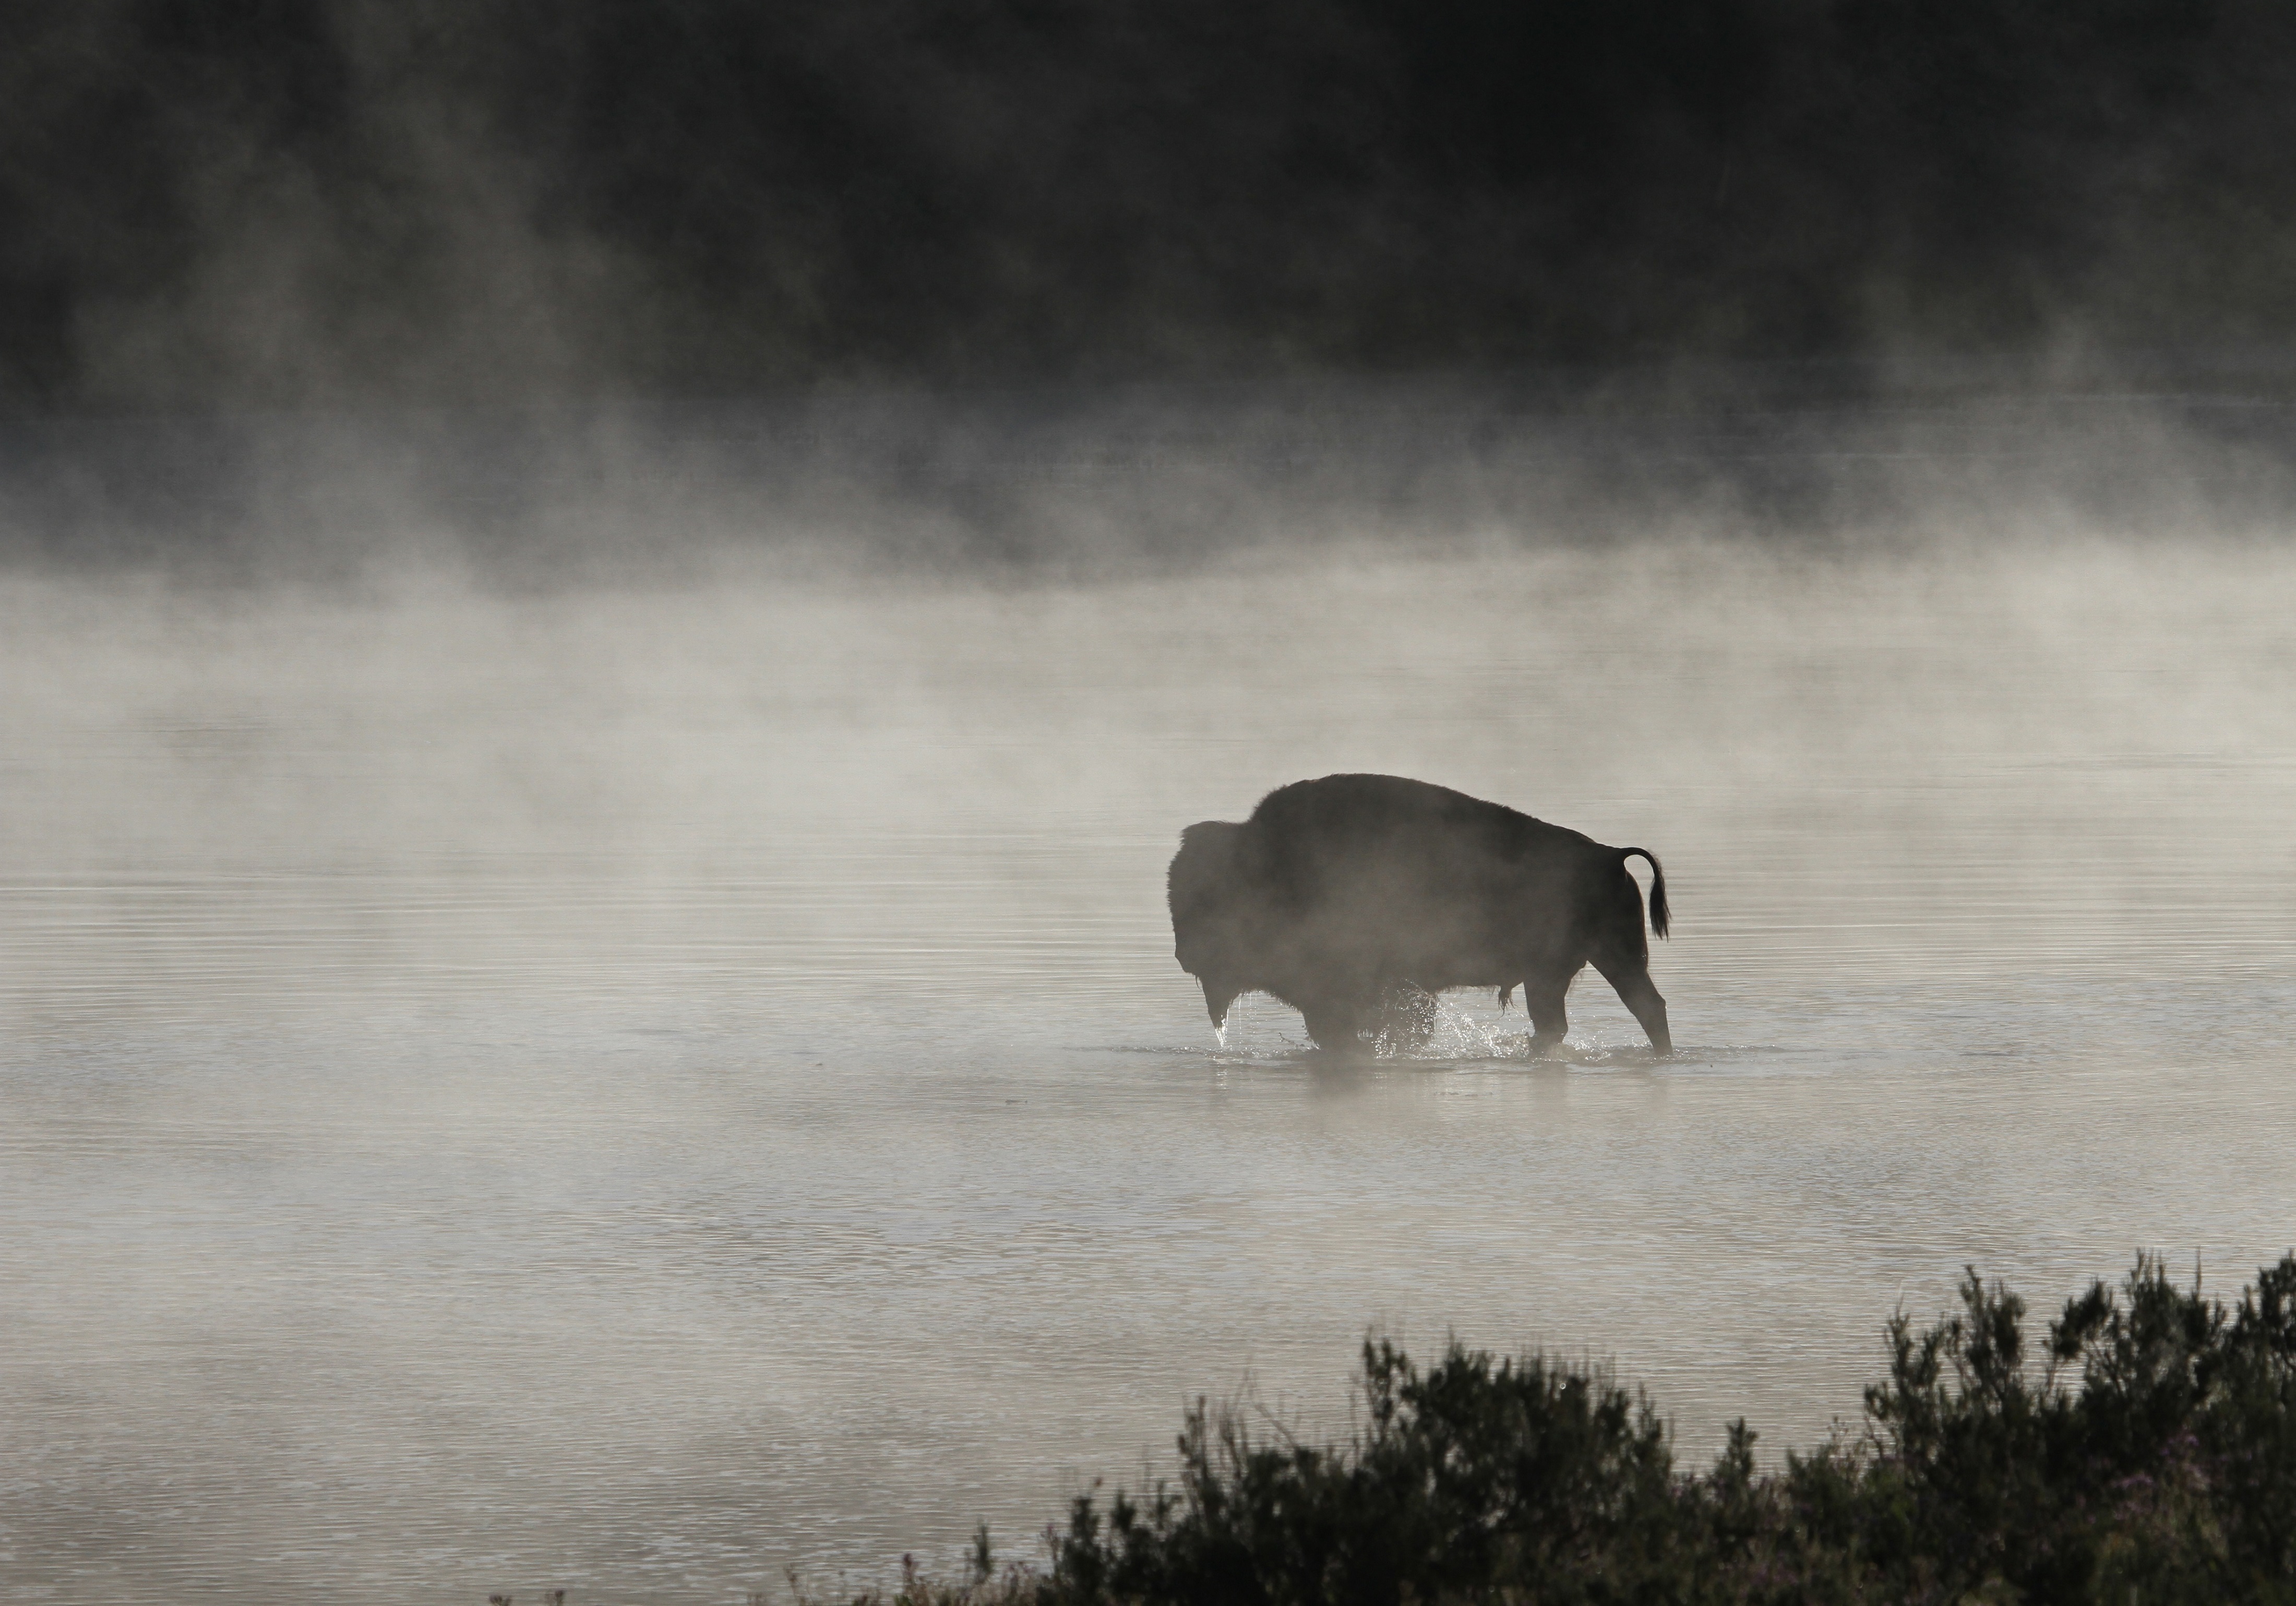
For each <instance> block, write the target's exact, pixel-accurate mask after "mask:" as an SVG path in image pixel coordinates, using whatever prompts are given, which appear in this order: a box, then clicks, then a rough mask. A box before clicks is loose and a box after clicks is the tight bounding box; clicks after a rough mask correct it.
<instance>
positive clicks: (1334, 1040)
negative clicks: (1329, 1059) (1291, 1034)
mask: <svg viewBox="0 0 2296 1606" xmlns="http://www.w3.org/2000/svg"><path fill="white" fill-rule="evenodd" d="M1300 1015H1301V1016H1302V1017H1303V1018H1304V1019H1305V1020H1306V1023H1307V1027H1308V1036H1309V1037H1312V1038H1314V1039H1315V1041H1316V1047H1318V1048H1320V1049H1323V1050H1324V1051H1325V1052H1326V1053H1352V1052H1354V1051H1355V1050H1357V1049H1359V1048H1361V1047H1362V1046H1363V1037H1362V1032H1363V1027H1364V1016H1365V1007H1364V1004H1363V1001H1362V1000H1361V999H1359V998H1357V997H1356V996H1353V995H1351V994H1344V993H1331V994H1325V995H1324V996H1318V997H1315V998H1308V999H1303V1000H1301V1002H1300Z"/></svg>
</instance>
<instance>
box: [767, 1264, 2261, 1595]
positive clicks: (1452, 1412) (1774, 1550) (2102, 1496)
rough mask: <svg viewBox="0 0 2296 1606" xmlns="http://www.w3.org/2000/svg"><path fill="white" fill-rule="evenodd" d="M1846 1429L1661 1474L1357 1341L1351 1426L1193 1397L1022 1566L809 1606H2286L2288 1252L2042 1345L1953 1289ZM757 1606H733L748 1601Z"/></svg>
mask: <svg viewBox="0 0 2296 1606" xmlns="http://www.w3.org/2000/svg"><path fill="white" fill-rule="evenodd" d="M1888 1342H1889V1369H1888V1374H1887V1376H1886V1377H1885V1378H1884V1379H1883V1380H1882V1381H1878V1382H1875V1383H1873V1384H1870V1385H1868V1386H1867V1388H1866V1403H1865V1412H1864V1417H1863V1421H1862V1422H1861V1423H1860V1424H1858V1425H1857V1426H1855V1427H1850V1426H1848V1425H1844V1426H1841V1427H1838V1428H1837V1429H1836V1430H1835V1431H1834V1433H1833V1437H1832V1438H1830V1439H1829V1440H1828V1441H1827V1442H1826V1443H1825V1444H1824V1445H1821V1446H1818V1447H1816V1449H1814V1450H1812V1451H1809V1452H1808V1453H1807V1454H1801V1453H1794V1452H1789V1453H1788V1454H1786V1456H1785V1457H1784V1463H1783V1464H1781V1465H1779V1466H1778V1467H1776V1468H1775V1470H1770V1471H1764V1470H1762V1469H1761V1468H1760V1467H1759V1465H1758V1464H1757V1462H1756V1458H1755V1454H1754V1445H1755V1441H1756V1435H1755V1434H1754V1432H1753V1431H1752V1430H1750V1429H1749V1428H1748V1427H1747V1425H1746V1423H1745V1422H1744V1421H1743V1419H1742V1420H1740V1421H1739V1422H1735V1423H1734V1424H1733V1425H1732V1427H1731V1429H1730V1432H1729V1439H1728V1443H1727V1444H1726V1446H1725V1447H1724V1448H1723V1450H1722V1452H1721V1454H1720V1455H1719V1456H1718V1458H1717V1459H1716V1461H1715V1462H1714V1463H1713V1464H1712V1466H1711V1467H1710V1468H1707V1469H1705V1470H1703V1471H1700V1470H1694V1469H1693V1470H1684V1469H1681V1468H1678V1467H1677V1465H1676V1464H1675V1461H1674V1456H1673V1451H1672V1447H1671V1442H1670V1441H1671V1434H1670V1431H1669V1427H1668V1424H1667V1422H1666V1421H1665V1419H1663V1418H1662V1417H1661V1415H1660V1414H1659V1413H1658V1412H1657V1410H1656V1408H1655V1407H1654V1405H1652V1402H1651V1400H1650V1399H1649V1397H1648V1396H1647V1395H1645V1394H1644V1393H1643V1392H1642V1391H1641V1390H1639V1389H1628V1388H1626V1387H1623V1386H1621V1385H1620V1383H1619V1382H1618V1381H1616V1380H1615V1379H1614V1378H1613V1377H1612V1376H1611V1373H1610V1372H1608V1370H1607V1369H1605V1368H1603V1367H1600V1366H1587V1365H1576V1366H1574V1365H1565V1364H1558V1363H1556V1362H1554V1361H1552V1360H1549V1359H1547V1358H1546V1357H1544V1356H1539V1355H1537V1354H1530V1355H1526V1356H1516V1357H1495V1356H1492V1355H1490V1354H1488V1353H1487V1352H1483V1351H1479V1350H1470V1349H1467V1348H1464V1347H1462V1346H1460V1345H1459V1344H1457V1343H1456V1342H1454V1343H1453V1344H1452V1345H1451V1346H1450V1347H1449V1348H1447V1350H1446V1352H1445V1353H1444V1355H1443V1356H1442V1357H1441V1358H1440V1359H1439V1361H1437V1362H1436V1363H1435V1364H1432V1365H1431V1366H1427V1367H1424V1368H1423V1367H1422V1366H1421V1365H1419V1364H1416V1363H1415V1362H1414V1361H1413V1360H1412V1359H1411V1358H1410V1357H1409V1356H1406V1354H1405V1353H1404V1352H1403V1351H1402V1350H1401V1349H1400V1348H1397V1347H1396V1346H1395V1345H1394V1344H1392V1343H1390V1342H1388V1341H1386V1340H1371V1341H1367V1342H1366V1343H1365V1346H1364V1349H1363V1358H1362V1366H1361V1371H1360V1373H1359V1375H1358V1378H1357V1389H1358V1390H1359V1392H1360V1413H1359V1421H1360V1424H1361V1425H1360V1426H1358V1427H1357V1430H1355V1432H1354V1433H1353V1434H1352V1435H1351V1436H1350V1437H1349V1438H1345V1439H1341V1440H1336V1441H1330V1442H1324V1443H1315V1444H1310V1443H1308V1442H1305V1441H1304V1440H1301V1439H1299V1438H1294V1437H1292V1435H1290V1434H1288V1433H1286V1432H1285V1431H1283V1429H1282V1428H1281V1427H1280V1426H1277V1427H1274V1428H1270V1427H1268V1426H1267V1425H1265V1423H1264V1422H1262V1421H1260V1420H1259V1419H1258V1418H1256V1417H1255V1416H1254V1415H1253V1414H1252V1413H1250V1412H1249V1410H1248V1408H1246V1407H1241V1406H1236V1405H1207V1404H1206V1403H1205V1402H1204V1401H1203V1400H1202V1399H1201V1398H1200V1399H1199V1400H1198V1402H1197V1404H1196V1405H1195V1407H1194V1409H1193V1410H1191V1411H1190V1412H1188V1413H1187V1415H1186V1420H1185V1426H1184V1427H1183V1430H1182V1431H1181V1433H1180V1436H1179V1439H1178V1446H1177V1447H1178V1463H1177V1471H1176V1473H1175V1475H1174V1476H1173V1477H1171V1478H1170V1479H1159V1480H1157V1481H1156V1482H1155V1483H1154V1484H1153V1485H1152V1487H1149V1488H1147V1489H1145V1490H1142V1491H1136V1492H1135V1491H1128V1490H1126V1489H1123V1488H1121V1487H1119V1488H1118V1489H1116V1490H1115V1491H1114V1492H1113V1493H1112V1494H1106V1495H1103V1492H1102V1487H1101V1486H1100V1485H1099V1484H1097V1483H1095V1486H1094V1487H1093V1488H1092V1489H1091V1490H1089V1491H1087V1493H1085V1494H1082V1495H1078V1496H1077V1498H1076V1499H1075V1501H1074V1502H1073V1503H1072V1504H1071V1506H1070V1511H1069V1513H1068V1517H1067V1520H1066V1524H1065V1526H1061V1525H1054V1526H1053V1527H1051V1528H1047V1529H1046V1536H1045V1539H1046V1545H1047V1549H1048V1556H1047V1559H1046V1561H1044V1562H1043V1563H1042V1564H1029V1563H1020V1562H1013V1563H1000V1561H999V1560H998V1558H997V1556H996V1553H995V1551H994V1549H993V1547H992V1545H991V1542H990V1536H989V1535H988V1530H987V1528H985V1527H983V1528H981V1529H980V1530H979V1532H978V1533H977V1534H976V1536H975V1538H974V1545H973V1553H972V1559H971V1564H970V1568H969V1569H968V1570H969V1575H970V1576H969V1577H961V1578H955V1579H949V1578H935V1577H931V1576H928V1575H926V1574H925V1573H923V1572H922V1571H921V1570H920V1569H918V1568H917V1567H916V1565H915V1564H914V1561H906V1560H905V1564H904V1575H903V1581H902V1582H901V1583H900V1584H899V1585H898V1586H892V1587H890V1588H885V1589H874V1590H866V1591H863V1592H860V1593H858V1594H855V1593H851V1592H849V1591H848V1592H842V1593H840V1592H831V1593H828V1594H824V1593H822V1592H820V1591H818V1590H816V1589H813V1588H810V1587H808V1586H806V1585H805V1584H804V1583H803V1581H802V1580H800V1579H798V1578H794V1577H793V1578H792V1579H791V1587H792V1588H793V1589H794V1590H795V1592H796V1595H797V1599H798V1601H799V1602H800V1606H830V1603H831V1602H850V1603H851V1606H1103V1603H1105V1606H1115V1603H1118V1602H1123V1603H1126V1606H1132V1603H1138V1606H1160V1603H1162V1602H1188V1603H1190V1606H1294V1603H1297V1606H1308V1603H1309V1602H1330V1603H1333V1606H1341V1603H1348V1606H1354V1603H1357V1602H1361V1603H1363V1606H1373V1603H1374V1602H1380V1603H1385V1602H1394V1603H1398V1606H1400V1603H1403V1602H1415V1603H1419V1606H1434V1603H1436V1602H1508V1603H1510V1606H1529V1603H1530V1602H1587V1603H1590V1606H1591V1603H1595V1602H1685V1603H1687V1602H1780V1603H1783V1602H1989V1603H1990V1602H2035V1603H2041V1602H2130V1603H2131V1606H2135V1603H2136V1602H2144V1603H2146V1606H2167V1603H2170V1602H2296V1251H2292V1252H2290V1253H2289V1254H2288V1255H2285V1256H2284V1257H2283V1258H2281V1260H2280V1261H2279V1262H2278V1264H2276V1265H2275V1266H2267V1267H2264V1268H2263V1269H2262V1270H2261V1271H2260V1272H2259V1275H2258V1277H2257V1280H2256V1282H2254V1283H2252V1284H2251V1285H2249V1286H2247V1287H2244V1288H2243V1289H2242V1291H2241V1292H2240V1295H2239V1297H2238V1299H2235V1300H2234V1301H2232V1302H2231V1303H2230V1304H2226V1302H2224V1301H2222V1300H2219V1299H2214V1298H2212V1297H2210V1295H2208V1294H2207V1293H2205V1292H2204V1291H2202V1286H2201V1277H2200V1273H2199V1271H2198V1269H2197V1268H2195V1272H2194V1282H2193V1285H2192V1286H2191V1287H2190V1288H2183V1287H2180V1286H2178V1285H2177V1282H2175V1281H2174V1280H2173V1279H2172V1278H2171V1277H2170V1276H2169V1273H2168V1272H2167V1270H2166V1268H2165V1266H2164V1265H2163V1263H2162V1262H2161V1259H2160V1258H2158V1257H2157V1256H2152V1255H2143V1256H2140V1257H2138V1258H2137V1260H2136V1265H2135V1266H2134V1267H2133V1268H2132V1269H2131V1270H2130V1271H2129V1273H2128V1275H2127V1276H2126V1277H2125V1278H2123V1279H2122V1281H2121V1282H2120V1285H2119V1286H2118V1287H2117V1288H2115V1287H2110V1286H2108V1285H2107V1284H2105V1283H2104V1282H2102V1281H2100V1282H2095V1283H2094V1284H2092V1286H2091V1287H2090V1288H2089V1289H2088V1291H2087V1292H2085V1293H2082V1294H2080V1295H2079V1296H2077V1297H2076V1298H2073V1299H2069V1300H2067V1301H2066V1303H2065V1306H2064V1309H2063V1312H2062V1315H2059V1316H2058V1317H2057V1318H2055V1319H2054V1320H2053V1321H2050V1322H2049V1323H2047V1324H2046V1331H2040V1330H2038V1327H2037V1325H2036V1324H2035V1323H2029V1322H2028V1320H2027V1309H2026V1306H2025V1302H2024V1301H2023V1299H2021V1298H2019V1297H2018V1296H2017V1295H2016V1294H2014V1293H2013V1292H2011V1291H2009V1290H2008V1289H2007V1288H2006V1287H2005V1286H2004V1285H2003V1284H2002V1283H2000V1282H1991V1283H1988V1282H1985V1281H1984V1280H1983V1279H1982V1278H1980V1276H1979V1275H1978V1274H1977V1273H1976V1271H1975V1270H1974V1269H1973V1268H1972V1269H1971V1270H1969V1271H1968V1272H1967V1274H1965V1276H1964V1279H1963V1282H1962V1285H1961V1309H1960V1311H1959V1312H1958V1313H1956V1314H1952V1315H1945V1316H1943V1317H1941V1318H1940V1319H1939V1321H1937V1322H1936V1323H1934V1324H1932V1325H1929V1326H1926V1327H1923V1326H1917V1325H1915V1323H1914V1322H1913V1321H1912V1320H1910V1319H1909V1318H1908V1317H1907V1315H1905V1314H1904V1313H1903V1312H1900V1313H1899V1314H1898V1315H1896V1316H1895V1317H1894V1318H1892V1319H1891V1321H1890V1323H1889V1327H1888ZM766 1598H767V1597H765V1596H763V1595H753V1596H752V1597H751V1599H752V1601H753V1602H762V1601H763V1600H765V1599H766Z"/></svg>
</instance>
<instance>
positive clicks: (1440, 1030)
mask: <svg viewBox="0 0 2296 1606" xmlns="http://www.w3.org/2000/svg"><path fill="white" fill-rule="evenodd" d="M1372 1041H1373V1052H1374V1053H1376V1054H1377V1055H1378V1056H1379V1058H1381V1059H1382V1060H1498V1059H1510V1058H1513V1057H1514V1056H1516V1055H1517V1054H1519V1053H1521V1049H1522V1046H1523V1044H1524V1042H1525V1036H1524V1034H1523V1033H1521V1032H1503V1031H1502V1030H1501V1029H1500V1028H1499V1026H1498V1025H1497V1023H1495V1022H1490V1021H1485V1020H1477V1019H1476V1018H1475V1017H1474V1016H1472V1015H1470V1014H1469V1013H1467V1012H1466V1011H1464V1010H1463V1009H1461V1008H1460V1007H1459V1006H1458V1005H1456V1004H1451V1003H1448V1002H1447V1001H1446V1000H1444V999H1443V998H1442V997H1440V996H1438V995H1436V994H1433V993H1430V992H1428V991H1426V990H1425V989H1423V988H1421V987H1412V986H1409V985H1408V984H1406V985H1402V986H1398V987H1390V989H1389V990H1388V993H1387V996H1386V997H1385V998H1384V999H1382V1002H1381V1005H1380V1028H1379V1032H1378V1034H1377V1036H1376V1037H1374V1038H1373V1040H1372Z"/></svg>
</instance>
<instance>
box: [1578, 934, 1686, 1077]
mask: <svg viewBox="0 0 2296 1606" xmlns="http://www.w3.org/2000/svg"><path fill="white" fill-rule="evenodd" d="M1595 969H1596V970H1598V971H1602V972H1603V980H1605V981H1607V982H1609V983H1610V984H1611V987H1613V988H1615V989H1617V992H1618V995H1619V1002H1620V1003H1621V1004H1625V1005H1626V1006H1627V1007H1628V1009H1629V1010H1631V1011H1633V1012H1634V1017H1635V1019H1636V1020H1639V1021H1641V1022H1642V1027H1643V1030H1644V1031H1645V1032H1647V1033H1649V1034H1650V1044H1651V1048H1652V1052H1654V1053H1661V1054H1670V1053H1673V1052H1674V1037H1673V1034H1672V1033H1670V1032H1669V1031H1668V1030H1667V1028H1666V1000H1665V999H1663V998H1661V997H1660V996H1659V991H1658V988H1656V987H1652V985H1651V979H1650V967H1649V966H1648V965H1647V964H1644V963H1642V962H1640V961H1637V960H1632V959H1610V958H1605V957H1604V956H1603V955H1596V956H1595Z"/></svg>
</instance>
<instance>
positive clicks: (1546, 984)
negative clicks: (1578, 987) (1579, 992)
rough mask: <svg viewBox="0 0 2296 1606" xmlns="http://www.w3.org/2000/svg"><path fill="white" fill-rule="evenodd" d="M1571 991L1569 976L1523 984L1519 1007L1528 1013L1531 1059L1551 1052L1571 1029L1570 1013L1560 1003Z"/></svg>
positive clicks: (1537, 978) (1534, 980)
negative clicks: (1520, 1005)
mask: <svg viewBox="0 0 2296 1606" xmlns="http://www.w3.org/2000/svg"><path fill="white" fill-rule="evenodd" d="M1569 992H1570V975H1569V974H1567V973H1566V974H1564V975H1562V976H1534V977H1532V978H1531V979H1529V981H1526V982H1524V983H1523V984H1522V1006H1523V1008H1524V1009H1525V1010H1527V1011H1528V1012H1529V1014H1530V1052H1531V1055H1532V1057H1533V1058H1537V1057H1538V1055H1541V1054H1546V1053H1554V1049H1555V1048H1556V1046H1557V1045H1560V1044H1561V1043H1562V1038H1563V1035H1564V1034H1565V1033H1567V1032H1569V1031H1570V1012H1568V1011H1567V1010H1565V1009H1564V1008H1563V1006H1562V1000H1563V997H1564V996H1565V995H1566V994H1568V993H1569Z"/></svg>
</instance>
